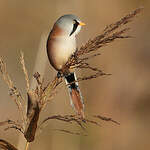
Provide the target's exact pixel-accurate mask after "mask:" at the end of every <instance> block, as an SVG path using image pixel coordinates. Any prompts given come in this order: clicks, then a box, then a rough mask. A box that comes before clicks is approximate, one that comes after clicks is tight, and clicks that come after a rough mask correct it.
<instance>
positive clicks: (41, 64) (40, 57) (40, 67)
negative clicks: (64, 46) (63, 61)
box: [17, 33, 47, 150]
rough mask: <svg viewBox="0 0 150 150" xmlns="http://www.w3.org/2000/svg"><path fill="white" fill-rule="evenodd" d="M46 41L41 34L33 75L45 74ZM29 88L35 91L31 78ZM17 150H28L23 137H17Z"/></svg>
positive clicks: (27, 144) (45, 37)
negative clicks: (37, 73) (36, 73)
mask: <svg viewBox="0 0 150 150" xmlns="http://www.w3.org/2000/svg"><path fill="white" fill-rule="evenodd" d="M46 39H47V35H46V33H43V34H42V35H41V40H40V44H39V48H38V51H37V55H36V60H35V65H34V69H33V73H32V74H34V73H35V72H37V71H38V72H40V74H41V75H42V76H43V75H44V72H45V68H46V63H47V55H46V50H45V48H46ZM30 85H31V86H30V88H31V89H35V87H36V82H35V80H34V79H33V78H32V80H31V84H30ZM26 108H27V106H26V107H25V110H24V112H25V114H26V111H27V109H26ZM17 147H18V149H19V150H28V147H29V143H28V142H27V141H26V139H25V138H24V136H23V135H20V136H19V141H18V146H17Z"/></svg>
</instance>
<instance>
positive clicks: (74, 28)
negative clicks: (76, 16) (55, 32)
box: [70, 20, 79, 36]
mask: <svg viewBox="0 0 150 150" xmlns="http://www.w3.org/2000/svg"><path fill="white" fill-rule="evenodd" d="M74 21H75V23H74V24H73V29H72V32H71V33H70V36H71V35H72V34H73V33H74V32H75V31H76V29H77V27H78V25H79V22H77V21H76V20H74Z"/></svg>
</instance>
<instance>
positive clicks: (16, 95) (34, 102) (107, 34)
mask: <svg viewBox="0 0 150 150" xmlns="http://www.w3.org/2000/svg"><path fill="white" fill-rule="evenodd" d="M141 10H142V8H137V9H136V10H134V11H132V12H131V13H129V14H128V15H126V16H125V17H123V18H121V19H120V20H119V21H117V22H115V23H113V24H110V25H109V26H107V27H106V28H105V29H104V31H103V32H102V33H101V34H100V35H98V36H96V37H95V38H93V39H91V40H89V41H88V42H87V43H86V44H85V45H83V46H81V48H80V49H77V51H76V52H75V53H74V55H72V56H71V58H70V59H69V61H68V62H67V63H66V65H65V66H64V67H63V70H62V72H61V74H62V76H60V77H57V76H56V77H55V78H54V80H53V81H51V82H49V83H48V84H47V85H46V86H44V82H43V81H44V79H43V78H42V77H41V76H40V74H39V73H38V72H37V73H35V74H34V78H35V80H36V81H37V86H36V88H35V89H33V90H31V89H30V84H29V77H28V71H27V69H26V66H25V61H24V55H23V53H22V52H21V57H20V63H21V65H22V69H23V72H24V75H25V80H26V89H27V90H26V92H25V93H26V94H27V100H25V98H23V96H22V94H21V92H20V91H19V90H18V89H17V88H16V86H15V85H14V83H13V81H12V80H11V78H10V76H9V75H8V72H7V68H6V64H5V63H4V61H3V59H2V58H0V72H1V75H2V78H3V79H4V81H5V82H6V84H7V85H8V88H9V91H10V92H9V95H10V97H11V98H12V100H13V101H14V102H15V103H16V105H17V107H18V111H19V114H21V121H20V122H18V121H13V120H11V119H10V120H6V121H2V122H0V126H7V127H6V128H5V130H8V129H11V128H13V129H16V130H17V131H19V132H20V133H21V134H23V135H24V137H25V139H26V141H27V145H26V150H27V149H28V146H29V143H30V142H33V141H34V139H35V135H36V132H37V129H41V128H42V125H43V124H44V123H45V122H47V121H48V120H52V119H56V120H60V121H64V122H66V123H73V122H74V123H76V124H77V125H78V126H79V127H81V128H82V129H83V131H85V129H86V127H87V125H88V123H92V124H94V125H97V126H100V124H99V122H97V121H95V120H91V119H87V118H85V119H84V120H81V119H80V118H78V117H77V116H75V115H64V116H62V115H53V116H50V117H47V118H46V119H44V120H43V121H42V122H41V123H40V124H39V123H38V121H39V116H40V113H41V111H42V110H43V109H45V106H46V105H47V104H48V102H49V101H50V100H51V99H52V98H53V97H54V96H55V94H56V87H58V85H59V84H60V83H62V77H63V74H65V73H66V72H67V71H68V69H70V68H77V69H89V70H91V71H93V72H94V73H93V74H92V75H89V76H85V77H79V78H78V81H82V80H89V79H93V78H97V77H99V76H103V75H109V74H106V73H104V72H103V71H101V70H100V69H98V68H95V67H91V66H90V64H89V63H87V60H89V59H91V58H93V57H96V56H98V55H100V53H98V51H97V50H99V49H100V48H102V47H104V46H107V45H108V44H110V43H112V42H113V41H115V40H117V39H126V38H130V36H128V35H125V33H126V32H127V31H128V30H129V29H130V28H127V27H125V28H121V27H124V25H126V24H127V23H129V22H131V21H132V20H133V18H134V17H135V16H136V15H137V14H139V13H140V12H141ZM92 52H93V53H94V52H95V53H94V54H91V53H92ZM88 54H91V55H90V56H89V55H88ZM25 101H27V110H26V111H25V107H23V104H22V102H25ZM92 117H93V118H94V119H96V118H97V119H101V120H105V121H111V122H113V123H115V124H118V125H119V123H118V122H117V121H115V120H113V119H111V118H107V117H103V116H100V115H94V116H92ZM57 131H61V132H64V133H69V134H75V135H80V134H81V133H79V132H72V131H68V130H65V129H57ZM0 148H3V149H5V150H17V148H15V147H14V146H13V145H11V144H10V143H9V142H7V141H5V140H2V139H0Z"/></svg>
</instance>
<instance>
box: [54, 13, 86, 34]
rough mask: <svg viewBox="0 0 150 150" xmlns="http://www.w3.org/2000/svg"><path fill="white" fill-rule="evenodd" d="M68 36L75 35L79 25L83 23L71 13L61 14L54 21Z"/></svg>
mask: <svg viewBox="0 0 150 150" xmlns="http://www.w3.org/2000/svg"><path fill="white" fill-rule="evenodd" d="M55 25H57V26H58V27H59V28H61V29H62V30H63V31H64V32H65V33H66V34H67V35H68V36H75V35H77V34H78V33H79V31H80V30H81V26H83V25H85V24H84V23H83V22H81V21H80V19H79V18H78V17H77V16H75V15H72V14H67V15H63V16H61V17H60V18H59V19H58V20H57V21H56V23H55Z"/></svg>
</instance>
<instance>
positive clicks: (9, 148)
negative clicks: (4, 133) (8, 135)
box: [0, 139, 17, 150]
mask: <svg viewBox="0 0 150 150" xmlns="http://www.w3.org/2000/svg"><path fill="white" fill-rule="evenodd" d="M0 148H2V149H4V150H17V148H15V147H14V146H13V145H12V144H10V143H9V142H7V141H5V140H3V139H0Z"/></svg>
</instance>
